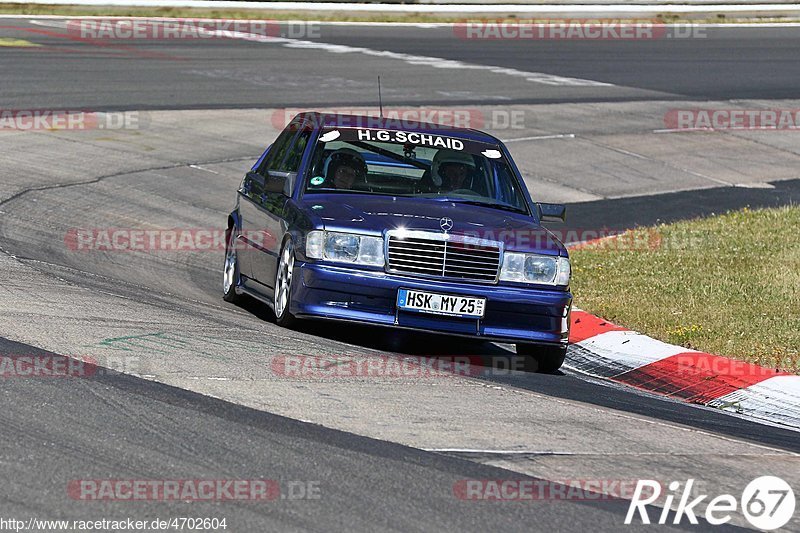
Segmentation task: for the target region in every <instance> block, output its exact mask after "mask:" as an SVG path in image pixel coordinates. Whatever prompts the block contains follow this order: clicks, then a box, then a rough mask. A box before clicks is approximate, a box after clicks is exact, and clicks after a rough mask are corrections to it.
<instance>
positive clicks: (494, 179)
mask: <svg viewBox="0 0 800 533" xmlns="http://www.w3.org/2000/svg"><path fill="white" fill-rule="evenodd" d="M564 210H565V208H564V207H563V206H560V205H554V204H537V203H533V202H532V201H531V199H530V196H529V195H528V191H527V190H526V188H525V185H524V182H523V180H522V178H521V176H520V173H519V171H518V170H517V168H516V166H515V165H514V162H513V161H512V160H511V156H510V155H509V153H508V150H507V149H506V147H505V146H504V145H503V143H502V142H500V141H499V140H498V139H496V138H494V137H492V136H491V135H488V134H485V133H482V132H479V131H476V130H471V129H460V128H453V127H449V126H439V125H432V124H425V123H409V122H402V123H399V122H398V121H393V120H391V119H377V118H374V117H359V116H351V115H346V116H345V115H331V114H321V113H302V114H300V115H298V116H297V117H295V118H294V120H292V122H291V123H290V124H289V125H288V126H287V127H286V129H284V131H283V132H282V133H281V134H280V136H279V137H278V138H277V140H276V141H275V142H274V143H273V144H272V145H271V146H270V147H269V148H267V150H266V152H264V154H263V155H262V156H261V158H259V160H258V162H257V163H256V164H255V165H254V166H253V168H252V169H251V171H250V172H248V173H247V175H246V176H245V178H244V180H243V181H242V184H241V187H240V188H239V190H238V194H237V197H236V206H235V208H234V210H233V212H232V213H231V214H230V216H229V218H228V239H227V247H226V254H225V268H224V286H223V290H224V298H225V300H227V301H230V302H234V301H236V300H238V299H239V298H240V297H241V295H243V294H247V295H250V296H252V297H255V298H257V299H258V300H261V301H263V302H265V303H266V304H267V305H268V306H270V307H271V308H272V309H273V310H274V312H275V316H276V319H277V320H276V321H277V323H278V325H280V326H289V325H291V324H292V323H293V322H294V321H295V320H296V319H301V318H323V319H333V320H345V321H357V322H360V323H369V324H376V325H383V326H390V327H397V328H406V329H411V330H421V331H427V332H437V333H445V334H450V335H461V336H468V337H473V338H475V339H480V340H487V341H497V342H512V343H516V346H517V353H518V354H520V355H524V356H525V361H526V368H528V369H532V370H538V371H540V372H553V371H555V370H557V369H558V368H559V367H560V366H561V364H562V363H563V361H564V355H565V353H566V349H567V342H568V340H567V339H568V335H569V315H570V309H571V306H572V295H571V294H570V291H569V281H570V264H569V257H568V255H567V251H566V248H565V247H564V245H563V244H562V243H561V242H559V241H558V240H557V239H555V237H554V236H553V235H552V234H551V233H549V232H548V231H547V230H545V229H544V228H543V227H542V226H541V224H540V221H541V219H542V218H543V217H545V218H561V219H563V218H564Z"/></svg>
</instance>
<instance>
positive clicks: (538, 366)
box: [517, 343, 567, 374]
mask: <svg viewBox="0 0 800 533" xmlns="http://www.w3.org/2000/svg"><path fill="white" fill-rule="evenodd" d="M517 355H521V356H523V357H524V358H525V359H524V368H525V371H526V372H536V373H539V374H552V373H554V372H556V371H558V369H559V368H561V365H563V364H564V358H565V357H566V356H567V347H566V346H541V345H536V344H524V343H517Z"/></svg>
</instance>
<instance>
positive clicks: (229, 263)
mask: <svg viewBox="0 0 800 533" xmlns="http://www.w3.org/2000/svg"><path fill="white" fill-rule="evenodd" d="M222 274H223V276H222V299H223V300H225V301H226V302H230V303H234V304H236V303H240V302H241V300H242V296H241V295H239V294H236V287H237V286H238V285H239V283H240V281H239V258H238V256H237V255H236V228H235V227H233V228H231V230H230V233H229V234H228V242H227V243H225V266H224V268H223V271H222Z"/></svg>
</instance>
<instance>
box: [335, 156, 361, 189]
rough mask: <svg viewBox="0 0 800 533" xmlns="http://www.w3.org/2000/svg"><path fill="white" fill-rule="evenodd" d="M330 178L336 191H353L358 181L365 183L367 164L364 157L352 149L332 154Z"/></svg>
mask: <svg viewBox="0 0 800 533" xmlns="http://www.w3.org/2000/svg"><path fill="white" fill-rule="evenodd" d="M328 177H329V180H330V183H332V186H333V187H334V188H336V189H352V188H353V184H354V183H356V181H359V180H360V181H362V182H363V181H365V180H366V177H367V163H366V161H364V157H363V156H362V155H361V154H359V153H358V152H356V151H355V150H353V149H351V148H342V149H340V150H336V151H335V152H334V153H333V154H331V157H330V160H329V161H328Z"/></svg>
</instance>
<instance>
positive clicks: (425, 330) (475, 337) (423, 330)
mask: <svg viewBox="0 0 800 533" xmlns="http://www.w3.org/2000/svg"><path fill="white" fill-rule="evenodd" d="M294 316H295V318H299V319H302V320H326V321H332V322H345V323H350V324H353V323H356V324H359V325H362V326H372V327H378V328H390V329H400V330H404V331H416V332H420V333H431V334H434V335H442V336H446V337H460V338H463V339H472V340H476V341H484V342H497V343H500V344H515V343H523V344H536V345H540V346H560V347H566V346H567V345H568V344H569V340H568V339H566V338H565V339H562V340H561V341H560V342H542V341H533V340H531V339H514V338H509V337H491V336H487V335H469V334H465V333H454V332H450V331H441V330H437V329H428V328H420V327H411V326H401V325H399V324H389V323H379V322H365V321H364V320H362V319H355V318H342V317H338V316H326V315H317V314H310V313H297V314H296V315H294Z"/></svg>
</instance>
